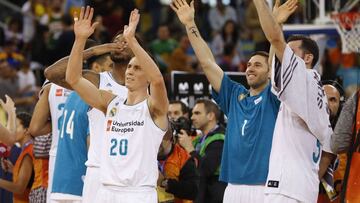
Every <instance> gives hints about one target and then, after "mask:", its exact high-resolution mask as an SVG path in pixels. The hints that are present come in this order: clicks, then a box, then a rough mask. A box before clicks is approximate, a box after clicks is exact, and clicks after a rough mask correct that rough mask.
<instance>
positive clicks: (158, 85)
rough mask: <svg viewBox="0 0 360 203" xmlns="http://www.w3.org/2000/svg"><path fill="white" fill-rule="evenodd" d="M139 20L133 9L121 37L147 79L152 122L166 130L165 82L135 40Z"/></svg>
mask: <svg viewBox="0 0 360 203" xmlns="http://www.w3.org/2000/svg"><path fill="white" fill-rule="evenodd" d="M139 19H140V14H139V12H138V10H137V9H134V10H133V11H132V12H131V14H130V18H129V25H126V26H125V29H124V34H123V35H124V38H125V40H126V42H127V43H128V46H129V47H130V49H131V50H132V51H133V53H134V55H135V57H136V58H137V59H138V61H141V66H142V69H143V70H144V72H145V74H146V75H147V77H148V79H149V82H150V91H151V92H150V97H149V108H150V112H151V113H152V116H155V117H154V121H155V122H156V123H157V124H158V125H159V127H160V128H162V129H166V128H167V111H168V106H169V100H168V98H167V92H166V87H165V82H164V78H163V76H162V75H161V72H160V70H159V68H158V67H157V65H156V63H155V62H154V61H153V60H152V58H151V57H150V56H149V54H148V53H147V52H146V51H145V50H144V49H143V48H142V47H141V46H140V44H139V43H138V41H137V40H136V38H135V31H136V27H137V24H138V22H139Z"/></svg>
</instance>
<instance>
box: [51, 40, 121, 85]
mask: <svg viewBox="0 0 360 203" xmlns="http://www.w3.org/2000/svg"><path fill="white" fill-rule="evenodd" d="M117 49H119V46H118V45H117V44H116V43H107V44H102V45H98V46H94V47H91V48H88V49H86V50H84V51H83V59H84V60H87V59H89V58H91V57H93V56H99V55H102V54H105V53H109V52H112V51H115V50H117ZM68 62H69V56H66V57H64V58H62V59H60V60H58V61H57V62H55V63H54V64H52V65H50V66H49V67H47V68H46V69H45V72H44V74H45V77H46V78H47V79H48V80H49V81H51V82H52V83H55V84H57V85H59V86H62V87H65V88H66V89H72V88H71V86H70V85H69V84H68V83H67V82H66V80H65V74H66V69H67V65H68ZM82 74H83V76H84V78H86V79H88V80H89V81H90V82H92V83H93V84H94V85H95V86H98V84H99V77H94V76H93V75H94V74H95V73H94V72H92V71H89V70H83V71H82Z"/></svg>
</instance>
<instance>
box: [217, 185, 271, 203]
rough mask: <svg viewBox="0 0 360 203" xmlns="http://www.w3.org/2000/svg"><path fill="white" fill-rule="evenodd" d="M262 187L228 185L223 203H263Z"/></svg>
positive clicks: (263, 188) (263, 187)
mask: <svg viewBox="0 0 360 203" xmlns="http://www.w3.org/2000/svg"><path fill="white" fill-rule="evenodd" d="M264 190H265V186H264V185H234V184H230V183H229V184H228V185H227V187H226V189H225V193H224V200H223V203H249V202H251V203H263V202H264Z"/></svg>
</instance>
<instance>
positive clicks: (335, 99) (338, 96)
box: [322, 80, 345, 127]
mask: <svg viewBox="0 0 360 203" xmlns="http://www.w3.org/2000/svg"><path fill="white" fill-rule="evenodd" d="M322 83H323V88H324V91H325V94H326V97H327V101H328V105H329V110H330V122H331V125H332V126H333V127H335V124H336V121H337V118H338V117H339V114H340V111H341V108H342V105H343V103H344V102H345V97H344V94H345V93H344V90H343V88H342V86H341V85H340V84H339V83H337V82H336V81H334V80H326V81H323V82H322Z"/></svg>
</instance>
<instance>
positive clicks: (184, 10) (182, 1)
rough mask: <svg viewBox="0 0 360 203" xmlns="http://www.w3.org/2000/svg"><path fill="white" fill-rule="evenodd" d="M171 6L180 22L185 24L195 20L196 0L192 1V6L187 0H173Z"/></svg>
mask: <svg viewBox="0 0 360 203" xmlns="http://www.w3.org/2000/svg"><path fill="white" fill-rule="evenodd" d="M170 7H171V8H172V10H174V11H175V13H176V15H177V16H178V18H179V20H180V22H181V23H182V24H184V25H185V26H186V25H189V24H191V23H193V22H194V16H195V9H194V0H192V1H191V2H190V6H189V5H188V3H187V2H186V0H173V2H172V3H171V4H170Z"/></svg>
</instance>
